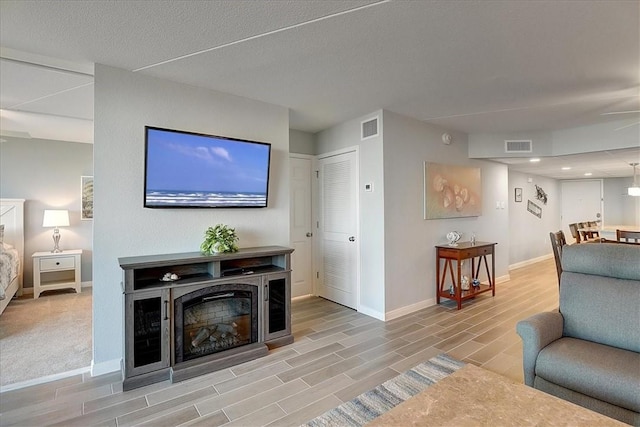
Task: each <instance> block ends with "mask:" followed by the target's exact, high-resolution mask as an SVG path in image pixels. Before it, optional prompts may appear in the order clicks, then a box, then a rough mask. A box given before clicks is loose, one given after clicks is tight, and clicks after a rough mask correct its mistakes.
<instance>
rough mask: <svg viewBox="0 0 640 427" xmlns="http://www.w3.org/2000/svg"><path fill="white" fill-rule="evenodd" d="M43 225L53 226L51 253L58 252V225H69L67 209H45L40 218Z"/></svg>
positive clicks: (60, 250)
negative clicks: (42, 216)
mask: <svg viewBox="0 0 640 427" xmlns="http://www.w3.org/2000/svg"><path fill="white" fill-rule="evenodd" d="M42 226H43V227H53V244H54V245H53V250H52V251H51V252H53V253H60V252H62V249H60V230H59V229H58V227H68V226H69V211H68V210H66V209H45V210H44V218H43V219H42Z"/></svg>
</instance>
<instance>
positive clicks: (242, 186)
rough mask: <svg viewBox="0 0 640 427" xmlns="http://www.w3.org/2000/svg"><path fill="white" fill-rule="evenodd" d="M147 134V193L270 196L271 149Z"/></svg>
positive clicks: (170, 134) (205, 138)
mask: <svg viewBox="0 0 640 427" xmlns="http://www.w3.org/2000/svg"><path fill="white" fill-rule="evenodd" d="M147 131H148V134H147V191H149V190H172V191H179V190H181V191H212V192H216V191H225V192H251V193H266V191H267V179H268V176H267V175H268V171H269V147H270V146H269V145H266V144H254V143H249V142H243V141H233V140H228V139H224V138H216V137H209V136H201V135H192V134H186V133H178V132H168V131H162V130H157V129H147Z"/></svg>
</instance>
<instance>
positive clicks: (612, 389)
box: [535, 338, 640, 412]
mask: <svg viewBox="0 0 640 427" xmlns="http://www.w3.org/2000/svg"><path fill="white" fill-rule="evenodd" d="M535 373H536V376H538V377H540V378H542V379H544V380H546V381H549V382H551V383H554V384H562V385H563V387H566V388H568V389H570V390H573V391H576V392H578V393H582V394H585V395H588V396H591V397H594V398H596V399H600V400H604V401H607V402H609V403H611V404H614V405H617V406H620V407H622V408H626V409H629V410H631V411H634V412H640V355H639V354H638V353H636V352H633V351H628V350H623V349H619V348H615V347H609V346H606V345H602V344H598V343H594V342H590V341H585V340H580V339H576V338H561V339H559V340H556V341H554V342H553V343H551V344H550V345H548V346H547V347H545V348H544V349H542V351H541V352H540V354H539V355H538V360H537V362H536V366H535Z"/></svg>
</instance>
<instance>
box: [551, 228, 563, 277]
mask: <svg viewBox="0 0 640 427" xmlns="http://www.w3.org/2000/svg"><path fill="white" fill-rule="evenodd" d="M549 238H550V239H551V248H552V249H553V257H554V259H555V260H556V272H557V273H558V287H559V286H560V276H561V275H562V247H563V246H564V245H566V244H567V240H566V239H565V237H564V232H563V231H562V230H560V231H556V232H555V233H554V232H553V231H552V232H551V233H549Z"/></svg>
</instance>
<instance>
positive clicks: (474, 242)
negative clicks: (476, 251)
mask: <svg viewBox="0 0 640 427" xmlns="http://www.w3.org/2000/svg"><path fill="white" fill-rule="evenodd" d="M469 240H470V241H471V244H472V245H474V246H475V244H476V233H471V239H469Z"/></svg>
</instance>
